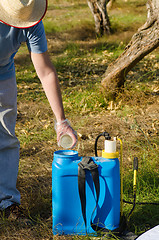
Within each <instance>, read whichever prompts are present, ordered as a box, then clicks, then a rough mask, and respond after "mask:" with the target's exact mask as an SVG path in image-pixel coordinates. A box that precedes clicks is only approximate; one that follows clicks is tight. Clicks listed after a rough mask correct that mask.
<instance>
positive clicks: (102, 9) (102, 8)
mask: <svg viewBox="0 0 159 240" xmlns="http://www.w3.org/2000/svg"><path fill="white" fill-rule="evenodd" d="M110 1H112V0H110ZM108 2H109V0H87V3H88V6H89V8H90V10H91V12H92V14H93V17H94V21H95V32H96V34H97V35H98V36H101V35H105V34H110V32H111V29H110V21H109V17H108V13H107V7H106V5H107V3H108Z"/></svg>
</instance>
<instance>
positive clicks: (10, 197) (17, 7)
mask: <svg viewBox="0 0 159 240" xmlns="http://www.w3.org/2000/svg"><path fill="white" fill-rule="evenodd" d="M46 10H47V0H1V1H0V212H1V213H3V214H4V215H5V216H6V217H9V215H10V213H11V211H12V210H14V208H15V207H17V206H19V205H20V192H19V191H18V190H17V188H16V182H17V176H18V165H19V148H20V143H19V140H18V139H17V137H16V136H15V125H16V117H17V85H16V77H15V66H14V56H15V54H16V53H17V51H18V49H19V47H20V45H21V43H22V42H26V44H27V47H28V50H29V52H30V56H31V60H32V62H33V65H34V67H35V70H36V73H37V75H38V77H39V79H40V81H41V83H42V86H43V89H44V91H45V94H46V96H47V98H48V101H49V104H50V106H51V109H52V111H53V114H54V116H55V119H56V133H57V142H58V144H59V141H60V137H61V136H62V135H63V134H65V133H66V132H67V133H68V134H69V135H70V136H71V137H72V139H73V143H72V146H71V148H73V147H74V146H75V144H76V142H77V137H76V133H75V131H74V130H73V128H72V127H71V126H70V124H69V122H68V120H67V119H66V117H65V113H64V108H63V103H62V97H61V90H60V84H59V80H58V76H57V73H56V70H55V68H54V66H53V64H52V63H51V60H50V57H49V54H48V51H47V40H46V35H45V31H44V26H43V22H42V19H43V17H44V15H45V13H46Z"/></svg>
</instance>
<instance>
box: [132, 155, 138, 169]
mask: <svg viewBox="0 0 159 240" xmlns="http://www.w3.org/2000/svg"><path fill="white" fill-rule="evenodd" d="M133 170H138V158H137V157H134V161H133Z"/></svg>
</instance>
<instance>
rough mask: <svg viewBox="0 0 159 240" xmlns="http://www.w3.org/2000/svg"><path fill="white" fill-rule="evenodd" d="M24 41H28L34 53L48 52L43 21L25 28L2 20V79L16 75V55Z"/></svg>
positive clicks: (0, 31)
mask: <svg viewBox="0 0 159 240" xmlns="http://www.w3.org/2000/svg"><path fill="white" fill-rule="evenodd" d="M22 42H26V43H27V46H28V49H29V51H31V52H33V53H43V52H46V50H47V41H46V36H45V31H44V26H43V23H42V21H40V22H39V23H38V24H36V25H35V26H33V27H30V28H24V29H20V28H14V27H10V26H8V25H6V24H4V23H2V22H0V80H6V79H9V78H12V77H14V76H15V68H14V56H15V54H16V53H17V51H18V49H19V47H20V45H21V43H22Z"/></svg>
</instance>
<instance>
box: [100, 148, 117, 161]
mask: <svg viewBox="0 0 159 240" xmlns="http://www.w3.org/2000/svg"><path fill="white" fill-rule="evenodd" d="M102 157H103V158H110V159H113V158H118V157H119V153H118V152H114V153H107V152H105V151H104V150H102Z"/></svg>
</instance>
